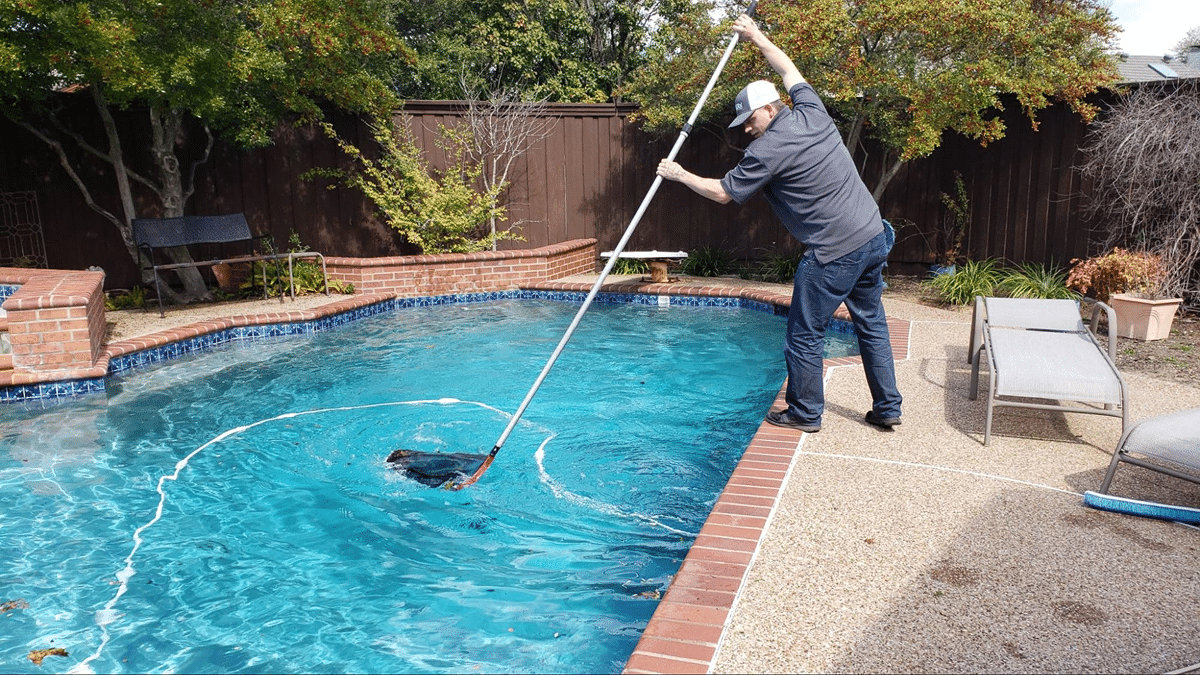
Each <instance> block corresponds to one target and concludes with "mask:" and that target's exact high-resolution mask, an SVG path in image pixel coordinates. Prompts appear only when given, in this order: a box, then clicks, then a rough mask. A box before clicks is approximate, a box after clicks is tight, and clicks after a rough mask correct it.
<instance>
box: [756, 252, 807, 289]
mask: <svg viewBox="0 0 1200 675" xmlns="http://www.w3.org/2000/svg"><path fill="white" fill-rule="evenodd" d="M802 257H804V254H803V253H795V254H793V255H778V254H775V255H771V256H769V257H768V258H767V259H766V260H763V261H761V262H759V263H758V267H757V268H756V269H755V276H757V277H758V278H759V279H762V280H763V281H767V282H770V283H775V284H790V283H792V281H793V280H794V279H795V278H796V268H797V267H799V266H800V259H801V258H802Z"/></svg>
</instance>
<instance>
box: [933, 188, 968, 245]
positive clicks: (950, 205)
mask: <svg viewBox="0 0 1200 675" xmlns="http://www.w3.org/2000/svg"><path fill="white" fill-rule="evenodd" d="M941 197H942V206H945V207H946V213H945V214H944V215H943V216H942V227H941V231H940V232H938V245H937V248H936V250H935V251H934V256H935V257H936V258H937V262H938V263H940V264H942V265H945V266H950V265H956V264H958V262H959V261H960V260H961V259H962V244H963V239H964V238H965V237H966V236H967V228H968V227H969V226H970V225H971V197H970V195H968V194H967V184H966V183H964V182H963V178H962V174H961V173H959V172H958V171H955V172H954V194H953V195H949V194H946V193H945V192H943V193H942V195H941Z"/></svg>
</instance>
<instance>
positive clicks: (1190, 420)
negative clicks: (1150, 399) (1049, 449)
mask: <svg viewBox="0 0 1200 675" xmlns="http://www.w3.org/2000/svg"><path fill="white" fill-rule="evenodd" d="M1121 462H1129V463H1130V464H1134V465H1137V466H1140V467H1144V468H1147V469H1150V470H1151V471H1158V472H1159V473H1165V474H1167V475H1168V476H1174V477H1176V478H1181V479H1183V480H1186V481H1191V482H1193V483H1200V408H1192V409H1191V410H1183V411H1180V412H1177V413H1171V414H1169V415H1159V416H1158V417H1151V418H1149V419H1146V420H1142V421H1141V422H1138V423H1137V424H1135V425H1133V426H1132V427H1130V428H1129V431H1126V432H1125V433H1124V434H1122V436H1121V441H1120V442H1119V443H1117V449H1116V452H1114V453H1113V458H1112V461H1111V462H1110V463H1109V465H1108V473H1106V474H1105V475H1104V482H1102V483H1101V484H1100V489H1099V490H1098V491H1096V492H1092V491H1090V490H1089V491H1088V492H1085V493H1084V494H1083V503H1084V504H1087V505H1088V506H1091V507H1093V508H1097V509H1104V510H1106V511H1118V512H1120V513H1129V514H1133V515H1137V516H1147V517H1150V518H1161V519H1164V520H1175V521H1179V522H1184V523H1192V524H1197V525H1200V509H1197V508H1191V507H1187V506H1172V505H1169V504H1160V503H1157V502H1147V501H1139V500H1136V499H1128V498H1125V497H1116V496H1113V495H1110V494H1108V490H1109V487H1110V486H1111V485H1112V480H1113V476H1114V475H1115V474H1116V473H1117V466H1119V465H1120V463H1121Z"/></svg>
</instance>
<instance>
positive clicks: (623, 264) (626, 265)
mask: <svg viewBox="0 0 1200 675" xmlns="http://www.w3.org/2000/svg"><path fill="white" fill-rule="evenodd" d="M649 272H650V263H648V262H646V261H645V260H638V259H636V258H617V262H615V263H613V268H612V274H647V273H649Z"/></svg>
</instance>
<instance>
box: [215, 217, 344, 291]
mask: <svg viewBox="0 0 1200 675" xmlns="http://www.w3.org/2000/svg"><path fill="white" fill-rule="evenodd" d="M263 249H264V250H265V251H266V252H267V253H268V254H271V253H275V245H274V243H273V242H272V241H271V239H270V238H269V237H268V238H266V239H264V240H263ZM308 250H309V248H308V246H305V245H304V244H302V243H301V242H300V235H299V234H298V233H296V231H295V230H293V231H292V232H291V234H290V235H288V250H287V252H288V253H307V252H308ZM264 277H265V278H266V286H267V289H266V290H267V295H283V294H289V295H290V294H292V293H295V294H296V295H311V294H314V293H324V292H325V276H324V274H322V272H321V264H320V262H319V261H317V260H314V259H313V258H294V259H293V260H292V277H291V280H292V283H293V286H292V287H291V288H289V287H288V264H287V261H286V260H268V261H256V262H254V263H252V264H251V268H250V275H249V276H248V277H247V278H246V280H245V281H243V282H242V284H241V286H240V287H239V288H238V290H239V291H240V292H241V295H242V296H243V297H249V296H253V295H257V294H259V293H261V292H262V290H263V289H262V284H263V278H264ZM329 292H331V293H342V294H351V293H354V285H353V284H348V283H345V282H342V281H339V280H337V279H329Z"/></svg>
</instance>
